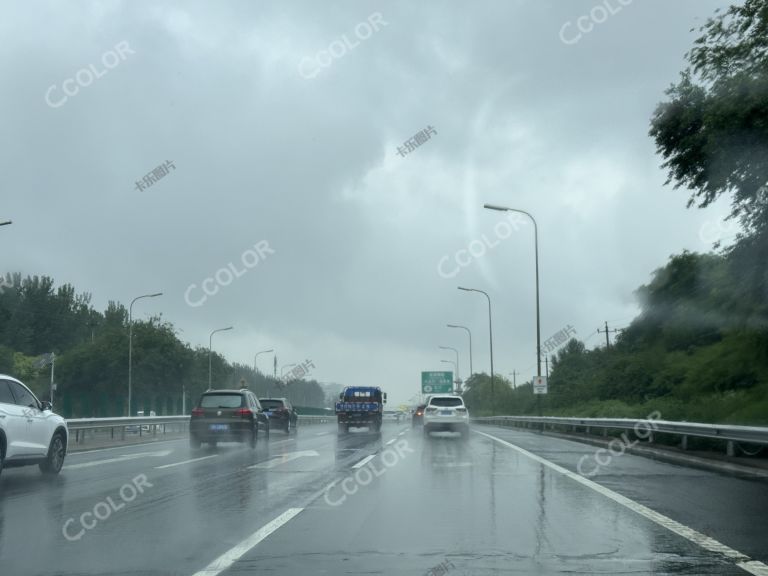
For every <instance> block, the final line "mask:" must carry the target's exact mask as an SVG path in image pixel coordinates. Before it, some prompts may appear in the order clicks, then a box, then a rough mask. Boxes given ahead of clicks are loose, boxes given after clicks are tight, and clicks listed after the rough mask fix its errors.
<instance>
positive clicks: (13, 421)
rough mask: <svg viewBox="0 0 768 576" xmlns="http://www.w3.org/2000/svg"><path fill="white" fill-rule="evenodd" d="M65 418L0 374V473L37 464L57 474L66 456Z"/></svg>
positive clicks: (42, 468) (13, 379) (41, 468)
mask: <svg viewBox="0 0 768 576" xmlns="http://www.w3.org/2000/svg"><path fill="white" fill-rule="evenodd" d="M68 436H69V432H68V430H67V423H66V422H65V421H64V418H62V417H61V416H58V415H57V414H54V413H53V412H52V411H51V404H50V403H49V402H40V401H39V400H38V399H37V398H36V397H35V395H34V394H32V392H31V391H30V389H29V388H27V387H26V386H24V384H22V383H21V382H19V381H18V380H16V378H12V377H10V376H6V375H4V374H0V472H1V471H2V469H3V467H4V466H6V467H8V468H10V467H12V466H26V465H28V464H38V465H39V466H40V470H41V471H42V472H44V473H45V474H58V473H59V471H60V470H61V467H62V465H63V464H64V457H65V456H66V454H67V438H68Z"/></svg>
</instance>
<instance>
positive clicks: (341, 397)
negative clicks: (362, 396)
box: [339, 392, 344, 400]
mask: <svg viewBox="0 0 768 576" xmlns="http://www.w3.org/2000/svg"><path fill="white" fill-rule="evenodd" d="M339 400H344V392H341V393H339Z"/></svg>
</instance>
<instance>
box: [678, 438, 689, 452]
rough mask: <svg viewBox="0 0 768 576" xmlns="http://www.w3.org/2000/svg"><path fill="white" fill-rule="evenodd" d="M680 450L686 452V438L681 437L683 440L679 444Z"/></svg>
mask: <svg viewBox="0 0 768 576" xmlns="http://www.w3.org/2000/svg"><path fill="white" fill-rule="evenodd" d="M680 448H682V449H683V450H688V436H683V440H682V442H680Z"/></svg>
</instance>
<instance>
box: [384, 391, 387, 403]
mask: <svg viewBox="0 0 768 576" xmlns="http://www.w3.org/2000/svg"><path fill="white" fill-rule="evenodd" d="M386 403H387V393H386V392H384V404H386Z"/></svg>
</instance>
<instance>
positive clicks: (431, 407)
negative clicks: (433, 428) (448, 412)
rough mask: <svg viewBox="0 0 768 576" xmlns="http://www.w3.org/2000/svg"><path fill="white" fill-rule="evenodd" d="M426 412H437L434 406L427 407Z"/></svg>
mask: <svg viewBox="0 0 768 576" xmlns="http://www.w3.org/2000/svg"><path fill="white" fill-rule="evenodd" d="M427 412H437V408H435V407H434V406H427Z"/></svg>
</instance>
